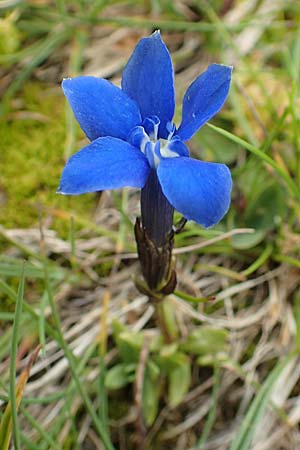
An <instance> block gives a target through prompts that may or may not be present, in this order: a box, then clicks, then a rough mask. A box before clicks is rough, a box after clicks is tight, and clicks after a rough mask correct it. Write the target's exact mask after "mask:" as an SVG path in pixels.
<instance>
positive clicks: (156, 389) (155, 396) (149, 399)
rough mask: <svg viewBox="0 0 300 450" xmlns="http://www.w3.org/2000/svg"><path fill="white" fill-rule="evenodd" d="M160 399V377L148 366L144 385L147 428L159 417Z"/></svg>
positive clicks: (143, 404)
mask: <svg viewBox="0 0 300 450" xmlns="http://www.w3.org/2000/svg"><path fill="white" fill-rule="evenodd" d="M159 397H160V383H159V375H155V374H154V372H153V371H151V370H149V368H148V367H147V366H146V370H145V377H144V383H143V396H142V407H143V415H144V419H145V422H146V425H147V426H151V425H152V424H153V422H154V420H155V418H156V416H157V412H158V404H159Z"/></svg>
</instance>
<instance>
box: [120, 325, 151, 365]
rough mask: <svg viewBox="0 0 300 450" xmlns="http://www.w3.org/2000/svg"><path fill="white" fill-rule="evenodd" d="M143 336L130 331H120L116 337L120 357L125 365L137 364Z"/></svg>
mask: <svg viewBox="0 0 300 450" xmlns="http://www.w3.org/2000/svg"><path fill="white" fill-rule="evenodd" d="M143 338H144V337H143V335H142V334H141V333H136V332H132V331H122V332H121V333H120V334H119V335H118V336H117V337H116V344H117V347H118V350H119V352H120V356H121V358H122V360H123V362H125V363H132V362H134V363H137V362H138V360H139V355H140V351H141V348H142V344H143Z"/></svg>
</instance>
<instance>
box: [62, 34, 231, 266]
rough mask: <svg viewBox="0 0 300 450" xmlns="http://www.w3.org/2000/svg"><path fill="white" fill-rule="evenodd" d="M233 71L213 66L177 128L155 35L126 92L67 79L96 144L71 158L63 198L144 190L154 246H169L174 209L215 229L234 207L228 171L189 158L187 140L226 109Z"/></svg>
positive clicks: (125, 83)
mask: <svg viewBox="0 0 300 450" xmlns="http://www.w3.org/2000/svg"><path fill="white" fill-rule="evenodd" d="M231 72H232V68H231V67H228V66H224V65H219V64H212V65H210V66H209V67H208V69H207V70H206V71H205V72H204V73H202V74H201V75H200V76H199V77H198V78H197V79H196V80H195V81H194V82H193V83H192V84H191V85H190V87H189V88H188V90H187V92H186V94H185V96H184V99H183V105H182V121H181V123H180V125H179V127H178V128H176V126H175V125H174V123H173V116H174V110H175V92H174V72H173V66H172V61H171V57H170V54H169V51H168V49H167V47H166V46H165V44H164V42H163V41H162V39H161V36H160V33H159V32H158V31H156V32H155V33H153V34H152V35H151V36H150V37H147V38H143V39H141V40H140V41H139V42H138V44H137V46H136V47H135V49H134V51H133V54H132V56H131V57H130V59H129V61H128V63H127V65H126V67H125V69H124V71H123V75H122V87H121V88H119V87H117V86H114V85H113V84H112V83H110V82H109V81H107V80H104V79H102V78H96V77H91V76H79V77H76V78H67V79H65V80H64V81H63V83H62V88H63V91H64V93H65V95H66V97H67V99H68V101H69V103H70V105H71V108H72V109H73V112H74V115H75V117H76V119H77V121H78V122H79V124H80V126H81V128H82V130H83V131H84V133H85V134H86V136H87V137H88V139H89V140H90V141H91V143H90V144H89V145H87V146H86V147H84V148H83V149H81V150H80V151H79V152H77V153H75V154H74V155H73V156H72V157H71V158H70V159H69V161H68V162H67V164H66V166H65V168H64V171H63V174H62V178H61V183H60V187H59V190H58V192H59V193H61V194H68V195H78V194H84V193H87V192H95V191H100V190H101V191H102V190H106V189H115V188H122V187H125V186H127V187H135V188H142V195H141V213H142V227H143V229H144V230H146V232H147V235H148V237H149V238H150V240H151V241H153V242H154V244H155V246H156V247H162V246H164V245H165V243H166V236H167V235H168V233H170V231H171V229H172V224H173V212H174V208H175V209H176V210H177V211H179V212H180V213H181V214H182V215H183V216H184V217H185V218H186V219H187V220H194V221H196V222H197V223H199V224H201V225H203V226H204V227H211V226H213V225H215V224H216V223H217V222H219V221H220V220H221V219H222V217H223V216H224V214H225V213H226V212H227V210H228V208H229V204H230V193H231V187H232V181H231V175H230V171H229V169H228V168H227V167H226V166H225V165H224V164H217V163H212V162H204V161H200V160H195V159H192V158H190V157H189V150H188V148H187V147H186V145H185V142H186V141H187V140H189V139H190V138H191V137H192V136H193V135H194V134H195V133H196V132H197V131H198V130H199V128H201V127H202V126H203V125H204V124H205V123H206V122H207V121H208V120H209V119H211V118H212V117H213V116H214V115H215V114H216V113H217V112H218V111H219V110H220V108H221V107H222V106H223V104H224V102H225V100H226V97H227V95H228V91H229V86H230V79H231ZM151 264H152V265H153V261H152V263H151Z"/></svg>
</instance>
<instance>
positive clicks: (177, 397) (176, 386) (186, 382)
mask: <svg viewBox="0 0 300 450" xmlns="http://www.w3.org/2000/svg"><path fill="white" fill-rule="evenodd" d="M183 356H184V358H182V357H183ZM180 359H181V363H180V364H179V365H178V366H177V367H176V368H175V369H173V370H171V371H170V372H169V375H168V380H169V391H168V400H169V405H170V406H171V407H175V406H177V405H179V403H181V401H182V399H183V397H184V396H185V394H186V393H187V392H188V390H189V387H190V384H191V364H190V360H189V358H188V357H187V356H186V355H183V354H181V358H180Z"/></svg>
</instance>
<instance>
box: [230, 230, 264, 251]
mask: <svg viewBox="0 0 300 450" xmlns="http://www.w3.org/2000/svg"><path fill="white" fill-rule="evenodd" d="M265 235H266V231H265V230H257V231H255V232H254V233H243V234H236V235H234V236H232V238H231V245H232V247H233V248H236V249H237V250H246V249H248V248H252V247H255V246H256V245H258V244H259V243H260V242H261V241H262V240H263V239H264V237H265Z"/></svg>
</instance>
